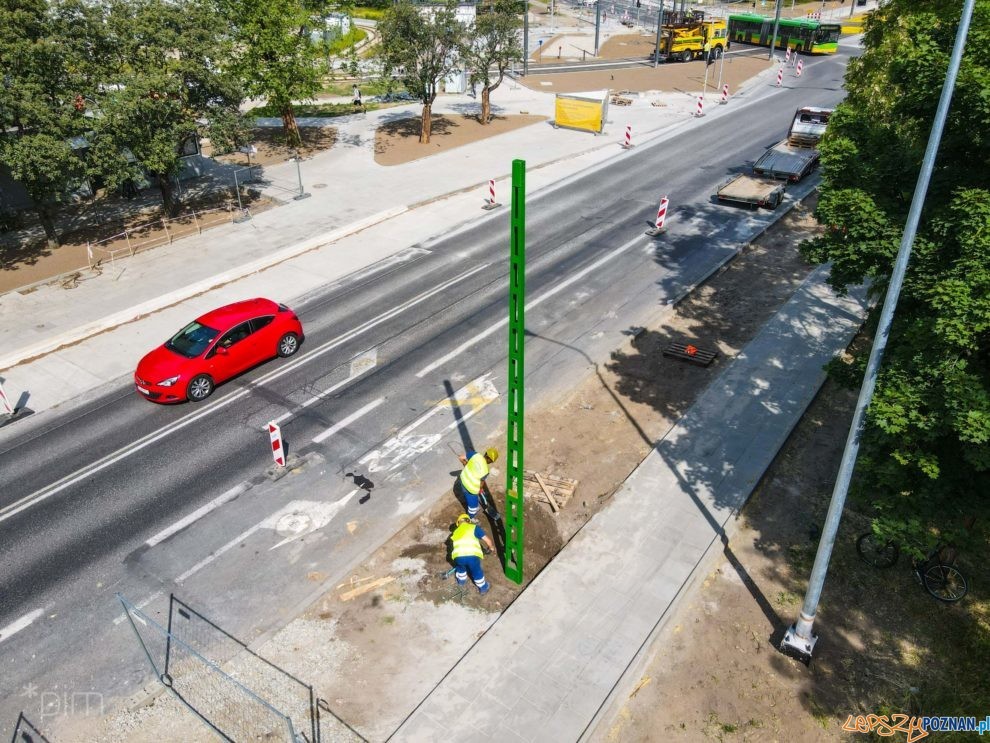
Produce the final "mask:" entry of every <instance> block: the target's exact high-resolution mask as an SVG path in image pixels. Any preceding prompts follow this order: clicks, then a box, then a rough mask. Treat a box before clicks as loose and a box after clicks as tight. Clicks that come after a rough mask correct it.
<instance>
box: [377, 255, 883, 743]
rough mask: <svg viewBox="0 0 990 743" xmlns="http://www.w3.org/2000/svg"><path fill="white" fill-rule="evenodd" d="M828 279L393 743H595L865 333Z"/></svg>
mask: <svg viewBox="0 0 990 743" xmlns="http://www.w3.org/2000/svg"><path fill="white" fill-rule="evenodd" d="M826 275H827V273H826V269H825V268H819V269H817V270H816V271H815V272H814V273H813V274H812V275H811V276H810V277H809V278H808V279H807V280H806V281H805V283H804V284H803V285H802V287H801V288H800V289H799V290H798V291H797V292H796V293H795V295H794V296H793V298H792V299H791V300H790V301H789V302H788V303H787V304H786V305H785V306H784V307H783V308H782V309H781V310H780V312H778V313H777V315H776V316H775V317H774V318H773V319H772V320H771V321H770V322H769V323H767V325H765V326H764V328H763V329H762V330H761V332H760V333H759V335H758V336H757V337H756V338H754V339H753V340H752V341H751V342H750V343H749V345H748V346H747V347H746V349H745V350H744V352H743V353H742V354H740V355H739V356H738V357H737V358H736V359H735V360H734V361H733V362H732V364H731V365H730V366H728V367H727V368H726V369H725V371H724V372H723V373H722V374H721V376H720V377H719V378H718V379H717V380H715V381H714V382H713V383H712V384H711V385H710V386H709V387H708V388H707V389H706V391H705V392H704V393H703V394H702V396H701V397H700V398H699V399H698V401H697V402H696V403H695V404H694V405H693V406H692V408H691V409H690V410H689V411H688V412H687V414H685V415H684V417H683V418H682V419H681V420H680V421H679V423H678V424H677V425H676V426H675V427H674V428H673V429H672V430H671V432H670V433H669V434H668V435H667V436H666V437H665V438H664V439H663V440H662V441H661V442H660V443H659V444H658V445H657V446H656V448H655V449H654V450H653V451H652V452H651V453H650V455H649V456H648V457H647V458H646V459H645V460H644V461H643V463H642V464H641V465H640V466H639V467H638V468H637V469H636V471H635V472H634V473H633V474H632V475H631V476H630V477H629V479H628V480H627V481H626V482H625V483H624V484H623V486H622V488H621V489H620V490H619V491H618V492H617V493H616V494H615V496H614V498H613V500H612V502H611V504H610V505H609V506H608V508H606V509H605V510H603V511H601V512H600V513H598V514H597V515H596V516H595V517H594V518H593V519H592V520H591V521H590V522H589V523H588V524H587V525H586V526H585V527H584V528H583V529H582V530H581V531H580V532H579V533H578V535H577V536H576V537H575V538H574V539H573V540H572V541H571V542H570V543H568V544H567V546H566V547H565V548H564V549H563V551H562V552H560V553H559V554H558V555H557V556H556V557H555V558H554V559H553V561H552V562H551V563H550V564H549V565H547V567H546V568H545V569H544V570H543V572H542V573H540V575H539V576H538V577H537V578H536V580H534V581H533V583H532V584H530V585H529V586H528V587H527V589H526V590H525V591H524V592H523V593H522V594H521V595H520V596H519V598H517V599H516V601H515V602H514V603H513V604H512V605H511V606H510V607H509V609H508V610H507V611H506V612H505V613H504V614H503V615H502V616H501V617H500V618H499V619H498V621H496V623H495V624H494V625H493V626H492V628H491V629H490V630H489V631H488V632H486V633H485V635H484V636H483V637H482V638H481V639H480V640H479V641H478V642H477V643H476V644H475V645H474V646H473V647H472V649H471V650H470V651H469V652H468V653H467V654H465V655H464V657H463V658H462V659H461V660H460V662H459V663H458V664H457V665H456V666H455V667H454V668H453V669H452V670H451V671H450V672H449V673H448V675H447V676H446V677H445V678H444V679H443V681H442V682H441V683H440V684H439V685H438V686H437V687H436V688H435V689H434V690H433V692H432V693H431V694H430V695H429V697H427V698H426V699H425V700H424V701H423V702H422V704H421V705H420V706H419V707H418V708H417V710H416V711H415V712H414V713H413V714H412V715H411V716H410V718H409V719H408V720H407V721H406V723H405V724H404V725H403V726H402V727H401V728H400V729H399V730H398V731H397V733H396V734H395V735H394V736H393V738H392V740H395V741H437V740H454V739H460V740H465V741H496V740H497V741H500V742H501V743H508V742H511V741H540V742H543V741H575V740H579V739H582V738H583V737H585V736H590V735H591V733H592V732H593V728H594V724H595V722H596V721H597V718H598V716H599V715H600V714H604V715H605V716H607V708H608V706H609V702H610V701H611V699H612V698H621V697H622V696H624V695H625V694H626V693H628V691H629V689H628V685H629V684H630V682H634V681H635V679H636V677H637V673H636V671H637V661H638V660H642V657H641V656H642V655H643V654H645V653H648V652H649V651H648V649H649V646H650V644H651V640H652V639H653V638H654V636H655V635H656V634H657V633H658V632H659V629H660V627H661V626H662V624H663V622H664V620H665V619H666V618H667V617H668V615H669V613H670V611H671V607H672V605H673V604H674V602H675V601H676V600H677V599H678V598H679V596H681V595H682V593H684V592H685V591H686V589H687V587H688V586H689V585H690V583H691V579H692V577H693V576H694V575H695V574H696V572H697V571H698V566H699V564H702V563H703V562H704V560H705V558H706V556H710V555H711V554H713V553H714V552H717V551H718V550H719V549H720V548H721V541H722V535H723V534H724V530H725V527H726V523H727V522H728V521H729V519H730V518H732V516H733V515H734V514H736V513H737V512H738V510H739V509H740V508H741V507H742V505H743V504H744V503H745V501H746V499H747V498H748V497H749V494H750V492H751V491H752V489H753V487H754V486H755V485H756V483H757V482H758V481H759V479H760V477H761V476H762V475H763V472H764V471H765V470H766V468H767V467H768V466H769V465H770V463H771V462H772V461H773V458H774V456H776V454H777V451H778V449H779V448H780V447H781V446H782V445H783V443H784V441H785V440H786V439H787V436H788V435H789V434H790V432H791V430H792V428H793V427H794V426H795V425H796V424H797V422H798V420H799V419H800V417H801V415H802V414H803V413H804V411H805V409H806V408H807V406H808V404H809V403H810V402H811V400H812V398H813V397H814V396H815V394H816V393H817V392H818V389H819V387H820V386H821V383H822V382H823V380H824V373H823V371H822V366H823V365H824V364H825V362H827V361H828V360H829V359H830V358H831V357H832V356H833V355H834V354H835V353H837V352H838V351H840V350H841V349H843V348H845V347H846V345H847V344H848V342H849V340H850V339H851V338H852V336H853V335H854V334H855V332H856V331H857V329H858V328H859V326H860V323H861V320H862V317H863V315H864V310H863V306H862V305H861V304H860V302H859V301H858V300H857V299H855V298H852V297H846V298H839V297H836V296H835V295H834V294H833V293H832V292H831V291H830V290H829V289H828V288H827V287H826V285H825V283H824V279H825V276H826ZM702 572H703V571H702ZM603 711H604V712H603Z"/></svg>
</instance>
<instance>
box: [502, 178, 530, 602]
mask: <svg viewBox="0 0 990 743" xmlns="http://www.w3.org/2000/svg"><path fill="white" fill-rule="evenodd" d="M509 250H510V255H509V394H508V398H509V415H508V432H507V438H508V440H507V441H506V446H505V450H506V464H505V478H506V480H505V575H506V577H507V578H509V580H513V581H515V582H516V583H522V580H523V480H522V478H523V411H524V410H525V408H524V406H523V346H524V344H525V341H526V332H525V331H526V162H525V161H524V160H513V161H512V213H511V218H510V221H509Z"/></svg>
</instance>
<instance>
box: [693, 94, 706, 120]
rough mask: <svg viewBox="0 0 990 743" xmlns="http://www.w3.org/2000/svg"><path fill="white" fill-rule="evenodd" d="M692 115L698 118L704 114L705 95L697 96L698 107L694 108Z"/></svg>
mask: <svg viewBox="0 0 990 743" xmlns="http://www.w3.org/2000/svg"><path fill="white" fill-rule="evenodd" d="M694 115H695V116H697V117H698V118H699V119H700V118H701V117H702V116H704V115H705V96H703V95H699V96H698V107H697V108H696V109H695V110H694Z"/></svg>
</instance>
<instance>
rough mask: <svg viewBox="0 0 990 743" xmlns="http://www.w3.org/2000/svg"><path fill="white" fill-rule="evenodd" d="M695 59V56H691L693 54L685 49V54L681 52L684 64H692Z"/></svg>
mask: <svg viewBox="0 0 990 743" xmlns="http://www.w3.org/2000/svg"><path fill="white" fill-rule="evenodd" d="M693 58H694V55H693V54H691V52H689V51H688V50H687V49H685V50H684V51H683V52H681V61H682V62H690V61H691V60H692V59H693Z"/></svg>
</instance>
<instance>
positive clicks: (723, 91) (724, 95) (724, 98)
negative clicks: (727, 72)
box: [719, 83, 729, 105]
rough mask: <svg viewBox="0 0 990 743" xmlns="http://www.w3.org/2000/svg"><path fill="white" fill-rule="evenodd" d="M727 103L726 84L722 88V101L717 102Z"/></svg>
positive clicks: (727, 89) (727, 88) (727, 90)
mask: <svg viewBox="0 0 990 743" xmlns="http://www.w3.org/2000/svg"><path fill="white" fill-rule="evenodd" d="M728 102H729V84H728V83H726V84H725V85H723V86H722V100H720V101H719V103H720V104H723V105H724V104H726V103H728Z"/></svg>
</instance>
